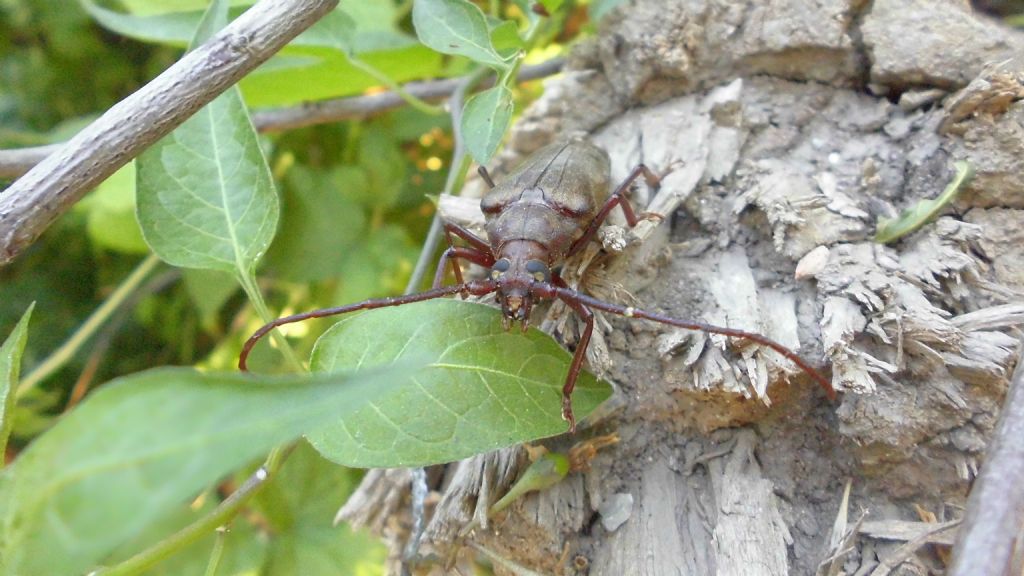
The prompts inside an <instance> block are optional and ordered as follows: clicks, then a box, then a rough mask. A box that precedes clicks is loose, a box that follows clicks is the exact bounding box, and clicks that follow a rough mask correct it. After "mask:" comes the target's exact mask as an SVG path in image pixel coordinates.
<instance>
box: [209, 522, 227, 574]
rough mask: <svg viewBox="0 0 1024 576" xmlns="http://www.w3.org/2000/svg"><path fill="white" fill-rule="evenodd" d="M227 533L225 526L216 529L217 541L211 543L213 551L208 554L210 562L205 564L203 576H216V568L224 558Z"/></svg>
mask: <svg viewBox="0 0 1024 576" xmlns="http://www.w3.org/2000/svg"><path fill="white" fill-rule="evenodd" d="M227 532H228V529H227V527H225V526H221V527H219V528H217V539H216V540H214V541H213V550H212V551H211V552H210V561H209V562H208V563H207V564H206V572H204V574H205V576H217V568H219V567H220V560H221V558H223V557H224V540H226V539H227Z"/></svg>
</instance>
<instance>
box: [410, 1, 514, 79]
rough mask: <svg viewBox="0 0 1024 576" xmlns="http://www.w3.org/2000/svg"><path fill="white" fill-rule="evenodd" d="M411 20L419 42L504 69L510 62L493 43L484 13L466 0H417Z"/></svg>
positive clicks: (442, 51) (444, 52)
mask: <svg viewBox="0 0 1024 576" xmlns="http://www.w3.org/2000/svg"><path fill="white" fill-rule="evenodd" d="M412 23H413V26H415V27H416V36H418V37H419V39H420V42H423V43H424V44H425V45H427V46H429V47H431V48H433V49H434V50H437V51H438V52H441V53H442V54H454V55H458V56H466V57H468V58H470V59H472V60H475V61H477V62H480V63H481V64H487V65H489V66H494V67H496V68H498V69H501V70H505V69H507V68H508V67H509V64H508V63H507V62H506V61H505V60H504V59H503V58H502V57H501V55H500V54H498V52H497V51H495V49H494V46H493V45H492V44H491V35H490V30H489V29H488V27H487V19H486V18H484V13H483V12H481V11H480V8H477V6H476V5H475V4H472V3H470V2H467V1H466V0H415V1H414V2H413V6H412Z"/></svg>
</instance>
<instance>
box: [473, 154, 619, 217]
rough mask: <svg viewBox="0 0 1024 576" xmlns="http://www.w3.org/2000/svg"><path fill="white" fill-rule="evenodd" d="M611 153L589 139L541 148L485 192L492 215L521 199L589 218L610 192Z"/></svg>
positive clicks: (485, 207) (485, 203)
mask: <svg viewBox="0 0 1024 576" xmlns="http://www.w3.org/2000/svg"><path fill="white" fill-rule="evenodd" d="M609 172H610V163H609V160H608V155H607V154H606V153H605V152H604V150H601V149H600V148H598V147H597V146H594V145H593V144H591V143H589V142H587V141H585V140H568V141H564V142H556V143H554V144H549V145H548V146H546V147H544V148H541V149H540V150H538V151H537V152H536V153H535V154H534V155H533V156H531V157H530V159H529V160H527V161H526V162H524V163H523V164H520V165H519V166H518V167H517V168H516V169H515V170H513V171H512V173H511V174H509V175H508V176H507V177H506V178H504V179H502V180H501V182H499V183H498V184H497V185H496V186H495V187H494V188H493V189H492V190H491V191H489V192H488V193H487V194H485V195H484V197H483V199H482V200H481V202H480V208H481V210H483V212H484V214H486V215H488V217H490V216H491V215H494V214H498V213H500V212H502V211H503V210H505V209H507V208H508V207H509V206H511V205H512V204H514V203H517V202H529V203H539V204H544V205H546V206H548V207H550V208H552V209H554V210H556V211H557V212H559V213H561V214H564V215H566V216H573V217H576V218H577V219H580V220H587V219H589V217H590V216H592V215H593V214H594V213H595V212H596V211H597V207H598V206H599V205H600V204H602V203H603V202H604V200H605V199H606V198H607V197H608V194H609V190H608V188H609V177H610V176H609Z"/></svg>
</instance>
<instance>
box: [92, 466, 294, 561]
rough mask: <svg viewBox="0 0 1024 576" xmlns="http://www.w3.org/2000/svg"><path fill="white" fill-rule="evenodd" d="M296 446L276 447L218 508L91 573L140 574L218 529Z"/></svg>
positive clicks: (255, 491) (235, 513)
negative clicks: (116, 561) (148, 546)
mask: <svg viewBox="0 0 1024 576" xmlns="http://www.w3.org/2000/svg"><path fill="white" fill-rule="evenodd" d="M293 447H294V446H293ZM293 447H289V448H286V449H283V450H274V451H273V452H272V453H271V454H270V456H268V457H267V461H266V463H264V464H263V466H260V467H259V468H258V469H257V470H256V472H253V474H252V475H251V476H249V478H248V479H246V481H245V482H243V483H242V485H241V486H239V487H238V489H237V490H235V491H234V492H232V493H231V495H230V496H228V497H227V498H225V499H224V501H223V502H221V503H220V504H218V505H217V507H216V508H214V509H213V510H211V511H210V512H209V513H207V514H205V515H204V516H203V517H202V518H199V519H198V520H196V521H195V522H193V523H191V524H189V525H188V526H186V527H185V528H182V529H181V530H180V531H178V532H177V533H175V534H173V535H171V536H169V537H168V538H165V539H163V540H161V541H159V542H157V543H156V544H154V545H153V546H151V547H150V548H147V549H146V550H143V551H142V552H139V553H138V554H136V555H135V556H132V557H131V558H129V559H127V560H125V561H124V562H122V563H120V564H118V565H116V566H111V567H110V568H102V569H100V570H97V571H95V572H93V573H92V574H90V575H89V576H129V575H132V574H141V573H142V572H144V571H146V570H148V569H149V568H151V567H152V566H154V565H155V564H157V563H158V562H160V561H161V560H164V559H165V558H167V557H169V556H171V555H172V554H174V553H175V552H177V551H179V550H181V549H182V548H184V547H186V546H188V545H189V544H192V543H193V542H195V541H196V540H199V539H200V538H202V537H203V536H206V535H207V534H209V533H210V532H212V531H214V530H216V529H217V528H219V527H221V526H224V525H225V524H227V523H228V522H229V521H231V519H232V518H234V517H235V515H237V514H238V512H239V511H240V510H241V509H242V507H243V506H245V504H246V503H247V502H249V500H250V499H251V498H252V497H253V496H255V495H256V494H257V493H258V492H259V491H260V489H261V488H263V486H264V485H265V484H266V483H267V480H269V479H270V478H271V477H272V476H273V475H274V473H276V472H277V471H278V470H279V469H280V468H281V464H283V463H284V461H285V460H286V459H287V458H288V456H289V455H290V454H291V452H292V448H293Z"/></svg>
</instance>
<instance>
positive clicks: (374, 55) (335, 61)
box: [241, 36, 443, 107]
mask: <svg viewBox="0 0 1024 576" xmlns="http://www.w3.org/2000/svg"><path fill="white" fill-rule="evenodd" d="M360 38H361V37H360V36H357V37H356V39H355V40H354V42H355V44H356V46H357V48H356V52H357V55H358V56H359V59H360V60H361V61H362V62H364V63H366V64H368V65H370V66H371V67H373V68H374V69H376V70H377V71H378V72H380V73H381V74H384V75H386V76H387V77H389V78H390V79H391V80H393V81H395V82H407V81H410V80H418V79H423V78H429V77H432V76H438V75H440V74H442V72H443V70H442V66H441V64H442V57H441V55H440V54H438V53H437V52H434V51H433V50H431V49H429V48H427V47H426V46H422V45H420V44H418V43H416V44H413V45H403V46H393V47H389V48H386V49H379V50H374V51H369V52H360V51H359V48H358V46H359V40H360ZM285 54H286V55H284V56H277V57H275V58H274V59H272V60H271V61H270V62H268V63H267V64H265V65H263V66H261V67H260V68H259V69H258V70H257V71H256V72H254V73H252V74H249V75H248V76H246V77H245V78H244V79H243V80H242V82H241V88H242V93H243V94H244V95H245V101H246V102H247V103H248V104H249V105H250V106H254V107H256V106H260V107H262V106H286V105H292V104H300V103H302V102H305V101H308V100H323V99H325V98H336V97H339V96H349V95H353V94H361V93H363V92H364V91H365V90H367V89H368V88H372V87H375V86H380V85H381V83H380V81H379V80H377V79H376V78H374V77H373V76H372V75H370V74H368V73H366V72H364V71H363V70H360V69H359V68H358V67H357V66H355V65H353V64H352V63H351V62H349V60H348V58H347V57H346V56H345V55H344V54H343V53H342V52H340V51H338V50H333V49H331V50H328V49H325V48H319V49H303V50H301V51H300V50H298V49H296V50H288V51H286V52H285Z"/></svg>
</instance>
